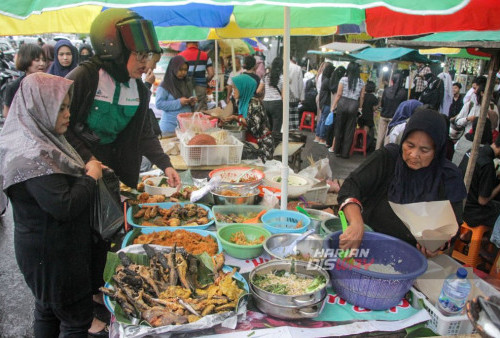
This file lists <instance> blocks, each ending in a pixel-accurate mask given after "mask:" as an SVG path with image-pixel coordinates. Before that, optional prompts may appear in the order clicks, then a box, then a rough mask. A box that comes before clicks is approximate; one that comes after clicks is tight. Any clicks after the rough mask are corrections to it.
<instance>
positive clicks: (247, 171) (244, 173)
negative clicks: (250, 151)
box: [234, 168, 253, 183]
mask: <svg viewBox="0 0 500 338" xmlns="http://www.w3.org/2000/svg"><path fill="white" fill-rule="evenodd" d="M252 170H253V168H250V169H248V170H245V171H244V172H243V174H241V175H240V177H238V178H237V179H236V182H234V183H239V182H240V180H241V179H242V178H243V176H245V175H246V174H248V173H249V172H251V171H252Z"/></svg>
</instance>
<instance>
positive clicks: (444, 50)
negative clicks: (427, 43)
mask: <svg viewBox="0 0 500 338" xmlns="http://www.w3.org/2000/svg"><path fill="white" fill-rule="evenodd" d="M418 52H419V53H420V54H458V53H460V48H431V49H419V50H418Z"/></svg>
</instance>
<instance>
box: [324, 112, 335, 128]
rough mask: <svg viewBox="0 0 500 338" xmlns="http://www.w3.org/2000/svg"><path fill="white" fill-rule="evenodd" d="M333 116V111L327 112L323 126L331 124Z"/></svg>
mask: <svg viewBox="0 0 500 338" xmlns="http://www.w3.org/2000/svg"><path fill="white" fill-rule="evenodd" d="M334 118H335V116H334V114H333V112H332V111H331V112H330V114H328V116H327V117H326V120H325V126H331V125H332V124H333V121H334Z"/></svg>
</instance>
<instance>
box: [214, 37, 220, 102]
mask: <svg viewBox="0 0 500 338" xmlns="http://www.w3.org/2000/svg"><path fill="white" fill-rule="evenodd" d="M214 42H215V107H218V106H219V42H217V40H214Z"/></svg>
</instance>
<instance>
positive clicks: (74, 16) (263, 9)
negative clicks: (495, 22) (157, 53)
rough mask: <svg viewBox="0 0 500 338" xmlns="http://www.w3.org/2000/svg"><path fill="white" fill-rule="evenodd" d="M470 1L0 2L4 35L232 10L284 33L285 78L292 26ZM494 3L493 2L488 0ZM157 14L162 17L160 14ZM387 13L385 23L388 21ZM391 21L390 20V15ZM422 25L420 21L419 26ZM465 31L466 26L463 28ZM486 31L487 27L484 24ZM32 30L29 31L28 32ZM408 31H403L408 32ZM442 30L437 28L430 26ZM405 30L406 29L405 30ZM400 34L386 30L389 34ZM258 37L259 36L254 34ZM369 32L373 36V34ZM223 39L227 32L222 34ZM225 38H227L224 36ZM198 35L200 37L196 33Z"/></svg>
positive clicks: (220, 20) (196, 17) (214, 16)
mask: <svg viewBox="0 0 500 338" xmlns="http://www.w3.org/2000/svg"><path fill="white" fill-rule="evenodd" d="M471 1H472V2H473V1H486V0H440V1H436V0H420V1H414V0H351V1H349V0H312V1H306V0H288V1H284V0H156V1H154V2H148V1H141V2H139V1H137V0H108V1H99V0H95V1H91V2H89V1H85V0H44V1H35V2H34V1H29V0H4V1H2V2H1V3H0V25H1V27H2V30H1V32H0V34H2V35H25V34H28V35H29V34H41V33H52V32H59V33H87V32H88V31H89V30H90V29H89V28H90V24H91V22H92V20H93V18H95V16H97V15H98V14H99V12H100V11H101V10H102V9H103V7H126V8H132V9H134V10H135V11H137V12H138V13H139V14H141V15H143V16H144V17H145V18H148V19H150V20H152V21H153V23H154V25H155V27H156V29H157V33H158V35H159V36H162V35H161V34H162V30H163V28H162V27H164V29H168V28H170V27H176V28H175V30H176V31H181V30H183V29H188V28H189V27H190V26H196V27H202V28H205V29H208V28H217V29H220V28H224V27H226V26H227V25H228V24H229V23H230V18H231V14H233V15H234V18H235V23H236V24H237V25H238V27H239V28H241V29H252V30H253V29H262V28H268V29H277V30H278V31H279V32H280V33H281V34H273V35H283V37H284V38H283V59H284V67H283V71H284V74H283V75H284V78H285V79H286V78H288V68H289V62H290V33H291V29H292V28H313V29H316V28H320V27H331V26H337V25H342V24H356V25H359V24H361V23H362V22H363V21H364V20H365V18H366V15H367V11H369V10H370V9H376V8H379V7H381V6H383V7H384V8H385V9H387V10H389V11H393V12H396V13H404V14H406V15H410V16H418V17H423V16H424V15H450V14H453V13H455V12H457V11H459V10H461V9H463V8H464V7H465V6H466V5H467V4H469V3H470V2H471ZM492 1H493V0H492ZM158 17H160V18H158ZM386 20H387V17H385V24H386V26H390V25H387V21H386ZM391 25H392V18H391ZM419 25H421V24H419ZM464 29H466V28H464ZM484 29H487V28H484ZM28 31H30V32H28ZM407 31H408V30H406V31H405V32H407ZM434 31H435V32H437V31H442V30H440V29H439V28H437V29H435V30H434ZM406 34H408V33H406ZM394 35H397V36H399V35H403V34H401V33H400V32H398V33H397V34H388V35H387V36H394ZM254 36H257V35H254ZM372 36H375V35H373V34H372ZM225 37H226V36H225ZM227 38H230V37H229V36H227ZM199 39H202V37H200V38H199ZM288 86H289V83H288V81H284V86H283V87H284V88H283V121H288V105H289V97H288ZM283 143H284V144H288V123H284V125H283ZM282 155H283V168H282V178H283V180H282V181H283V184H282V196H283V197H284V198H282V199H281V207H282V208H286V205H287V198H286V196H287V190H288V187H287V184H286V183H287V182H288V149H287V147H284V148H283V154H282Z"/></svg>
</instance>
